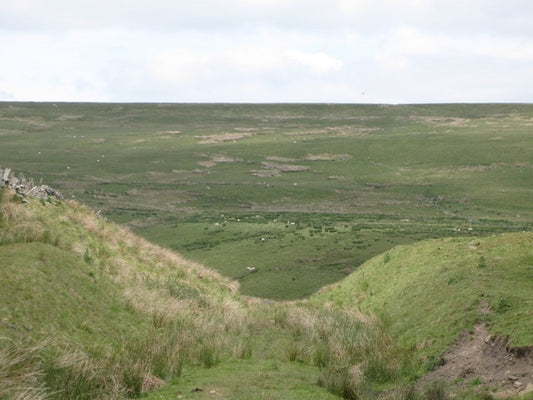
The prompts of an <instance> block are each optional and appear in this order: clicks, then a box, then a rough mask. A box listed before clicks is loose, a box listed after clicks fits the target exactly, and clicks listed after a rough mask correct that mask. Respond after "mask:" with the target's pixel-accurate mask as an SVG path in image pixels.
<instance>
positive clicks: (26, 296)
mask: <svg viewBox="0 0 533 400" xmlns="http://www.w3.org/2000/svg"><path fill="white" fill-rule="evenodd" d="M0 195H1V198H0V277H1V282H2V290H1V291H0V305H1V308H0V313H1V314H0V315H1V323H0V398H6V399H11V398H13V399H14V398H24V399H45V398H58V399H67V398H76V399H84V398H87V399H90V398H123V397H131V396H133V397H135V396H138V395H139V394H140V393H141V392H144V391H145V390H148V389H149V387H148V386H146V385H147V383H146V382H150V381H156V382H157V380H158V379H163V380H165V381H167V382H171V381H173V382H174V384H175V385H177V387H182V386H183V385H185V386H187V385H189V384H188V383H187V382H189V381H188V380H187V379H190V377H191V376H192V375H191V374H196V376H204V373H205V372H206V371H207V370H206V369H205V368H214V367H215V366H217V368H216V369H215V370H213V372H211V373H210V374H211V375H212V374H215V375H216V374H218V376H219V377H218V378H216V379H215V378H213V379H214V381H213V382H217V383H216V385H217V386H216V387H217V390H218V391H219V393H220V394H222V393H225V394H224V397H219V398H232V399H239V398H247V397H246V396H247V394H249V391H246V390H245V389H243V384H242V382H237V381H231V380H227V382H225V380H224V379H222V378H221V377H222V376H223V375H225V374H226V375H227V374H236V375H237V376H249V377H250V378H253V379H254V380H255V379H256V378H260V377H262V378H261V379H262V381H263V383H260V382H261V380H257V381H256V382H255V383H253V384H251V385H250V390H252V391H257V393H263V392H265V390H266V391H268V393H269V395H270V396H271V397H272V398H276V397H277V398H282V397H284V396H285V394H286V393H290V395H291V396H293V397H292V398H295V399H297V398H310V397H312V398H323V399H330V398H331V399H332V398H336V396H335V395H333V394H331V393H328V391H326V390H325V389H324V388H322V387H319V386H317V384H316V382H317V375H318V373H319V369H318V368H317V366H315V365H314V364H313V362H312V354H311V353H308V352H307V351H310V349H307V350H306V351H304V350H303V349H302V348H301V347H298V348H297V350H291V349H293V348H294V346H295V344H296V343H297V342H299V341H300V340H304V339H303V336H306V335H307V336H309V337H310V336H311V332H308V333H307V334H306V335H303V334H302V331H301V329H302V328H301V327H300V326H301V325H302V324H303V323H304V322H302V321H299V320H294V321H292V322H291V321H288V320H289V318H292V317H291V315H292V314H294V316H293V317H294V318H296V319H298V312H295V313H291V312H288V311H287V310H286V307H285V306H281V305H280V306H279V307H278V306H273V305H269V304H262V303H250V304H248V302H245V301H243V300H241V299H240V297H239V296H238V295H237V294H236V292H235V289H236V286H235V284H234V283H233V282H230V281H229V280H227V279H225V278H222V277H221V276H219V275H218V274H216V273H215V272H213V271H210V270H207V269H205V268H204V267H202V266H199V265H196V264H193V263H190V262H188V261H185V260H183V259H182V258H181V257H179V256H177V255H176V254H174V253H171V252H170V251H168V250H165V249H161V248H159V247H157V246H154V245H152V244H150V243H148V242H146V241H145V240H143V239H141V238H139V237H137V236H135V235H133V234H131V233H130V232H128V231H126V230H125V229H123V228H120V227H118V226H116V225H114V224H111V223H108V222H105V221H103V220H102V219H99V218H98V217H96V216H95V215H94V213H93V212H92V211H91V210H89V209H87V208H85V207H83V206H80V205H79V204H77V203H74V202H66V203H65V202H57V201H51V202H40V201H37V200H30V202H29V203H28V204H23V203H20V201H19V200H17V197H16V196H14V195H13V193H12V192H9V191H4V192H3V193H2V192H0ZM294 318H293V319H294ZM274 320H275V321H276V322H274ZM311 320H312V318H311ZM307 322H308V321H307ZM291 330H294V332H292V331H291ZM289 353H290V354H294V355H293V356H289ZM297 359H298V360H301V361H302V362H305V365H302V367H301V368H299V367H297V366H296V365H295V364H294V363H293V362H294V361H295V360H297ZM252 365H253V368H252V369H251V366H252ZM260 365H263V366H265V365H268V366H269V367H268V368H266V369H263V368H262V367H260ZM254 368H255V369H254ZM182 370H184V371H185V372H183V377H182V378H180V375H182ZM252 370H255V372H251V371H252ZM267 370H269V372H268V373H267ZM202 371H203V372H202ZM261 371H263V372H261ZM265 374H266V375H265ZM211 375H209V374H207V375H205V376H211ZM274 382H276V383H275V384H274ZM283 382H286V383H285V384H283ZM198 384H203V383H198ZM180 385H181V386H180ZM254 385H255V386H254ZM169 390H171V389H169ZM161 393H163V394H162V395H164V396H169V395H168V394H167V395H165V394H164V393H165V392H164V391H163V392H161ZM239 393H240V394H239ZM17 396H21V397H17ZM158 396H159V395H158ZM157 398H161V397H157Z"/></svg>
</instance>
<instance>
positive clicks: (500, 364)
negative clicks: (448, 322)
mask: <svg viewBox="0 0 533 400" xmlns="http://www.w3.org/2000/svg"><path fill="white" fill-rule="evenodd" d="M436 380H441V381H445V382H448V383H452V384H458V385H459V386H466V385H472V384H480V385H482V386H484V387H488V388H490V389H493V390H495V397H497V398H498V397H499V398H504V397H508V396H513V395H517V394H525V393H528V392H531V391H533V349H532V348H511V347H509V344H508V341H507V339H505V338H502V337H497V336H495V335H492V334H491V333H490V332H489V329H488V327H487V326H486V325H484V324H480V325H476V326H475V327H474V331H473V332H472V333H469V332H464V333H463V334H461V336H460V338H459V340H458V341H457V343H456V344H455V345H453V346H452V348H451V349H450V350H449V351H448V353H446V354H445V355H444V359H443V365H441V366H439V367H437V368H436V369H435V370H434V371H432V372H430V373H428V374H427V375H425V376H424V377H423V378H422V379H421V381H420V383H421V384H427V383H430V382H432V381H436Z"/></svg>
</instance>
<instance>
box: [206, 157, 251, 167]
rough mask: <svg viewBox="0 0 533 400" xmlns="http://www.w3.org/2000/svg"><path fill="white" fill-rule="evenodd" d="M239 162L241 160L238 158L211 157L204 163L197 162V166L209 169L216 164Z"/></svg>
mask: <svg viewBox="0 0 533 400" xmlns="http://www.w3.org/2000/svg"><path fill="white" fill-rule="evenodd" d="M239 161H242V160H241V159H240V158H235V157H228V156H225V155H214V156H211V157H210V158H209V159H208V160H206V161H200V162H198V164H199V165H201V166H202V167H206V168H211V167H216V166H217V165H218V164H223V163H235V162H239Z"/></svg>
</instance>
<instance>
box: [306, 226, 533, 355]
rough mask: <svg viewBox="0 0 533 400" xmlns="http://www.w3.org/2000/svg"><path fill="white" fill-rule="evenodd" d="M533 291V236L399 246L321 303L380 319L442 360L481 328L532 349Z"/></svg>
mask: <svg viewBox="0 0 533 400" xmlns="http://www.w3.org/2000/svg"><path fill="white" fill-rule="evenodd" d="M532 287H533V234H532V233H513V234H503V235H497V236H491V237H485V238H453V239H440V240H427V241H423V242H420V243H417V244H415V245H412V246H399V247H396V248H394V249H392V250H390V251H388V252H387V253H385V254H383V255H380V256H377V257H375V258H373V259H372V260H370V261H368V262H366V263H365V264H364V265H363V266H361V268H359V269H358V270H357V271H355V272H354V273H353V274H352V275H350V276H349V277H348V278H346V279H345V280H343V281H342V282H340V283H338V284H334V285H332V286H329V287H327V288H324V289H323V290H321V291H320V293H318V294H317V295H315V296H314V297H313V301H319V302H324V301H331V302H334V303H336V304H339V305H341V306H343V307H347V306H355V307H359V308H361V309H362V310H366V311H368V312H375V313H378V315H381V316H382V317H383V318H384V319H385V320H386V321H389V322H390V327H391V330H392V332H394V333H395V335H396V336H397V337H398V338H399V339H400V341H401V342H403V343H404V344H405V345H407V346H408V347H410V346H415V347H417V348H418V349H420V350H421V351H422V353H425V354H426V355H433V356H435V355H438V354H439V353H440V352H442V351H444V350H445V349H446V347H447V346H448V345H449V344H451V343H452V342H453V341H454V340H455V339H456V338H457V335H458V334H459V332H461V331H462V330H465V329H471V328H472V327H473V325H474V324H475V323H477V322H481V321H486V322H489V323H491V330H492V331H493V332H494V333H497V334H499V335H502V336H508V337H509V338H510V340H511V345H513V346H531V345H532V344H533V332H532V330H531V327H532V326H533V314H532V313H531V310H532V309H533V291H532V290H531V288H532ZM489 308H490V310H489Z"/></svg>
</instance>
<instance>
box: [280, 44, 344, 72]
mask: <svg viewBox="0 0 533 400" xmlns="http://www.w3.org/2000/svg"><path fill="white" fill-rule="evenodd" d="M285 55H286V56H287V57H288V58H289V59H290V60H294V61H296V62H298V63H300V64H302V65H304V66H306V67H308V68H309V69H310V70H311V72H312V73H313V74H315V75H327V74H329V73H330V72H333V71H339V70H340V69H342V67H343V65H344V63H343V62H342V61H341V60H338V59H336V58H334V57H331V56H329V55H327V54H325V53H322V52H320V53H305V52H303V51H300V50H287V51H285Z"/></svg>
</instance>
